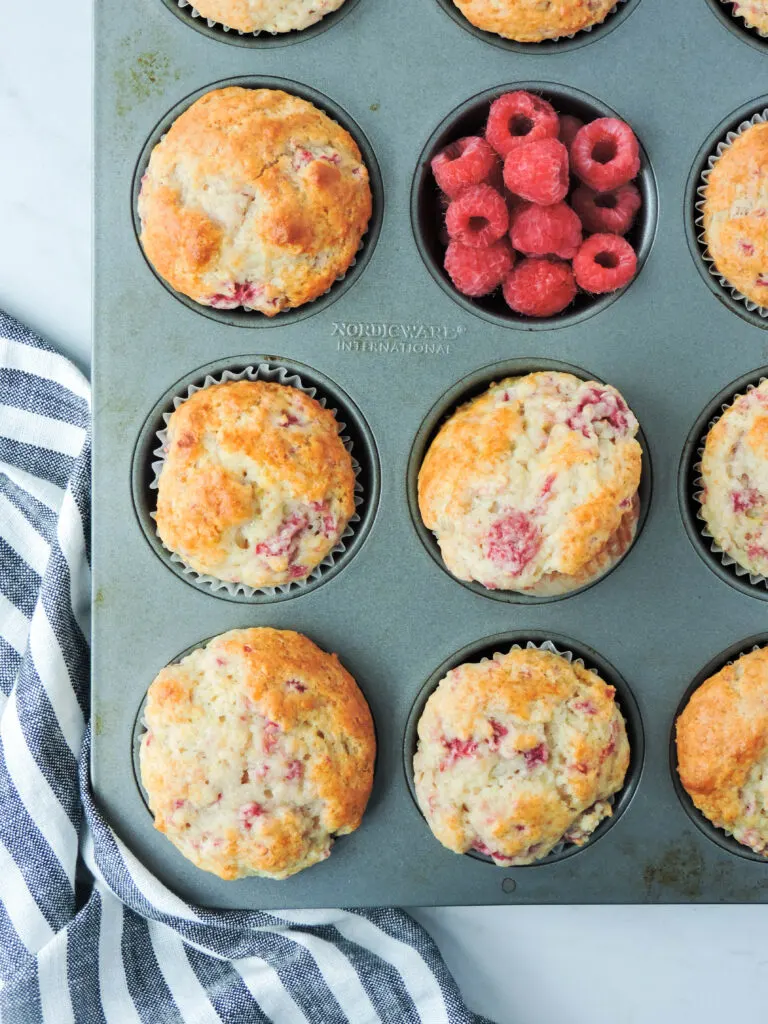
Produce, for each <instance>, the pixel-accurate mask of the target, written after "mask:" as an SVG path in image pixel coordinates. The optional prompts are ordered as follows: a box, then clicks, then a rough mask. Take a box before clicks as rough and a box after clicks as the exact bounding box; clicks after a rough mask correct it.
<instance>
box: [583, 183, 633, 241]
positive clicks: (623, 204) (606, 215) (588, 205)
mask: <svg viewBox="0 0 768 1024" xmlns="http://www.w3.org/2000/svg"><path fill="white" fill-rule="evenodd" d="M571 202H572V203H573V208H574V210H575V211H576V213H578V215H579V217H581V223H582V224H583V225H584V230H585V231H594V232H598V231H604V232H608V233H609V234H612V235H626V233H627V232H628V231H629V229H630V228H631V227H632V225H633V224H634V222H635V216H636V215H637V211H638V210H639V209H640V207H641V206H642V205H643V200H642V198H641V196H640V191H639V189H638V188H637V186H636V185H633V184H632V182H627V184H626V185H619V187H618V188H614V189H611V191H610V192H595V191H594V189H591V188H588V187H587V186H586V185H579V187H578V188H577V189H576V190H575V191H574V193H573V195H572V196H571Z"/></svg>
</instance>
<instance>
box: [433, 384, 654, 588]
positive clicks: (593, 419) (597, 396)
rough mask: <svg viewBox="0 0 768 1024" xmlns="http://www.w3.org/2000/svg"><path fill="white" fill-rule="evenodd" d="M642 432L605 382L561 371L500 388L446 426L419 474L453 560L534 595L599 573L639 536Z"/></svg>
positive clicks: (460, 571)
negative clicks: (638, 434) (638, 439)
mask: <svg viewBox="0 0 768 1024" xmlns="http://www.w3.org/2000/svg"><path fill="white" fill-rule="evenodd" d="M637 430H638V424H637V420H636V419H635V417H634V416H633V414H632V413H631V412H630V410H629V409H628V408H627V404H626V402H625V401H624V399H623V398H622V397H621V395H620V394H619V393H618V391H616V390H615V389H614V388H612V387H610V386H608V385H604V384H596V383H595V382H594V381H583V380H579V378H578V377H574V376H573V375H572V374H569V373H555V372H542V373H531V374H528V375H527V376H525V377H510V378H508V379H506V380H502V381H501V382H500V383H498V384H492V385H491V387H490V388H489V389H488V390H487V391H486V392H485V393H484V394H482V395H480V396H479V397H478V398H475V399H473V400H472V401H471V402H468V403H467V404H466V405H464V406H462V407H461V408H460V409H459V410H458V411H457V412H455V413H454V414H453V415H452V416H451V417H450V419H449V420H448V421H447V422H446V423H445V424H444V425H443V426H442V427H441V428H440V430H439V432H438V434H437V436H436V437H435V439H434V441H433V442H432V444H431V445H430V447H429V450H428V452H427V454H426V457H425V459H424V462H423V464H422V466H421V470H420V471H419V485H418V495H419V509H420V511H421V516H422V519H423V521H424V524H425V526H426V527H427V528H428V529H430V530H432V531H433V532H434V534H435V537H436V538H437V542H438V544H439V546H440V551H441V553H442V556H443V559H444V561H445V564H446V567H447V568H448V569H449V571H450V572H452V573H453V575H454V576H457V577H458V578H459V579H461V580H476V581H477V582H479V583H481V584H482V585H483V586H485V587H487V588H488V589H491V590H496V589H503V590H514V591H520V592H524V593H529V594H552V593H565V592H567V591H569V590H574V589H576V588H578V587H581V586H583V585H585V584H586V583H589V582H591V581H592V580H593V579H595V578H597V577H598V576H600V575H602V574H603V573H604V572H606V571H607V569H608V568H610V567H611V566H612V565H613V564H615V562H616V561H617V559H618V558H621V557H622V555H623V554H624V553H625V552H626V550H627V549H628V547H629V546H630V545H631V543H632V541H633V539H634V536H635V532H636V527H637V520H638V511H639V500H638V497H637V490H638V486H639V483H640V472H641V460H642V454H641V449H640V445H639V444H638V442H637V441H636V440H635V434H636V433H637Z"/></svg>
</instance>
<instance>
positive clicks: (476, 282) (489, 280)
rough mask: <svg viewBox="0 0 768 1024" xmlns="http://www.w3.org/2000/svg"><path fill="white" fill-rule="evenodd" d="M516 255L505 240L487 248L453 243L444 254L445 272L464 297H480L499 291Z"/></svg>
mask: <svg viewBox="0 0 768 1024" xmlns="http://www.w3.org/2000/svg"><path fill="white" fill-rule="evenodd" d="M514 262H515V254H514V252H513V251H512V249H511V248H510V246H509V243H508V242H507V240H506V239H504V238H502V239H500V240H499V241H498V242H494V244H493V245H489V246H488V247H487V248H485V249H478V248H477V247H476V246H471V245H463V244H462V243H461V242H451V243H450V244H449V246H448V248H447V249H446V252H445V269H446V271H447V272H448V276H449V277H450V279H451V280H452V281H453V283H454V285H455V286H456V288H458V290H459V291H460V292H461V294H462V295H469V296H471V297H472V298H479V297H480V296H482V295H490V293H491V292H494V291H496V289H497V288H498V287H499V285H500V284H501V282H502V281H503V280H504V278H505V277H506V276H507V274H508V273H509V272H510V270H511V269H512V267H513V266H514Z"/></svg>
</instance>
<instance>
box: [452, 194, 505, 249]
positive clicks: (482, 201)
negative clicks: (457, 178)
mask: <svg viewBox="0 0 768 1024" xmlns="http://www.w3.org/2000/svg"><path fill="white" fill-rule="evenodd" d="M445 226H446V228H447V230H448V236H449V237H450V238H451V240H452V241H456V242H461V243H462V245H469V246H475V247H476V248H487V247H488V246H489V245H492V244H493V243H494V242H498V240H499V239H500V238H502V237H503V236H504V235H505V234H506V233H507V230H508V228H509V211H508V210H507V204H506V203H505V202H504V199H503V197H502V196H501V195H500V194H499V193H498V192H497V191H496V189H495V188H492V187H491V186H490V185H473V186H472V187H471V188H467V189H464V191H463V192H462V193H461V194H460V195H459V196H458V198H456V199H454V200H453V202H452V203H451V204H450V205H449V207H448V209H447V211H446V214H445Z"/></svg>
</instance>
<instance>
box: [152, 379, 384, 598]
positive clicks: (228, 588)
mask: <svg viewBox="0 0 768 1024" xmlns="http://www.w3.org/2000/svg"><path fill="white" fill-rule="evenodd" d="M237 380H252V381H255V380H263V381H269V382H270V383H278V384H284V385H287V386H288V387H293V388H297V389H298V390H299V391H303V392H304V394H305V395H309V397H310V398H316V400H317V401H318V402H319V404H320V405H321V406H322V407H323V408H324V409H325V408H327V403H326V399H325V397H324V396H322V395H321V396H320V397H317V388H315V387H311V386H308V385H306V384H304V383H303V381H302V380H301V378H300V377H299V376H298V374H295V373H291V372H290V371H289V370H287V369H286V368H285V367H282V366H271V365H270V364H269V363H259V364H258V365H257V366H247V367H246V368H245V369H244V370H240V371H239V372H236V373H235V372H233V371H231V370H225V371H224V372H223V373H222V374H221V375H220V376H218V377H212V376H210V375H207V376H206V378H205V380H204V382H203V383H202V384H190V386H189V387H188V388H187V392H186V394H185V395H183V396H182V395H177V396H176V397H175V398H174V399H173V411H175V410H176V409H178V408H179V406H180V405H183V403H184V402H186V401H187V399H188V398H191V397H192V395H194V394H195V392H197V391H202V390H204V389H205V388H209V387H211V385H213V384H224V383H228V382H230V381H237ZM330 411H331V412H332V413H333V414H334V416H336V422H337V423H338V428H339V436H340V438H341V442H342V444H343V445H344V447H345V448H346V450H347V451H348V452H349V454H350V456H351V458H352V469H353V470H354V473H355V488H354V501H355V511H354V512H353V513H352V516H351V518H350V520H349V522H348V523H347V525H346V527H345V529H344V532H343V533H342V535H341V537H340V538H339V540H338V542H337V544H336V545H335V547H333V548H332V549H331V551H329V553H328V554H327V555H326V556H325V558H324V559H323V560H322V562H320V564H319V565H317V566H316V567H315V568H314V569H313V570H312V572H311V573H310V574H309V576H307V577H306V578H305V579H303V580H291V581H290V582H289V583H283V584H281V585H280V586H278V587H259V588H255V587H249V586H246V584H244V583H230V582H228V581H226V580H220V579H217V577H215V576H210V575H208V574H205V573H200V572H197V570H195V569H193V568H191V566H189V565H187V564H186V562H185V561H184V560H183V558H181V557H180V556H179V555H177V554H176V552H175V551H171V550H170V548H168V547H166V545H165V544H163V548H164V549H165V550H166V551H167V552H168V554H169V556H170V560H171V562H173V563H174V565H177V566H179V567H180V568H181V570H182V572H183V573H184V575H185V576H190V577H192V578H193V579H194V580H195V581H196V582H197V583H199V584H204V585H205V586H207V587H210V589H211V590H212V591H214V592H217V591H221V590H223V591H225V592H226V593H227V594H230V595H231V596H232V597H235V596H244V597H253V596H254V595H256V594H264V595H267V596H268V597H277V596H279V595H282V594H286V593H287V592H288V591H289V590H298V589H301V588H303V587H306V586H307V585H308V584H310V583H314V582H317V581H318V580H319V579H320V578H321V577H322V575H323V573H324V570H326V569H329V568H330V567H331V566H333V564H334V563H335V561H336V559H337V558H338V557H339V555H342V554H343V553H344V552H345V551H346V550H347V542H348V541H349V539H350V538H351V537H354V535H355V527H356V525H357V524H358V523H359V522H360V515H359V511H358V510H359V508H360V506H361V505H362V503H363V501H364V496H363V486H362V484H361V483H360V463H359V462H358V461H357V459H356V458H355V455H354V452H353V450H352V448H353V445H352V439H351V438H350V437H349V436H348V435H347V434H345V430H346V424H345V423H343V422H342V421H341V420H339V419H338V416H337V412H338V410H336V409H334V408H331V410H330ZM170 418H171V412H164V413H163V420H164V422H165V424H166V428H165V429H163V430H158V431H157V433H156V435H155V436H156V437H157V440H158V442H159V447H157V448H155V449H154V450H153V452H152V454H153V455H156V456H157V460H156V461H154V462H153V463H152V473H153V479H152V482H151V483H150V485H149V486H150V488H151V489H152V490H153V491H156V490H157V489H158V486H159V481H160V475H161V473H162V471H163V467H164V465H165V456H166V444H167V441H168V430H167V425H168V421H169V420H170ZM150 515H151V518H152V519H153V520H154V519H155V518H156V513H155V512H152V513H150ZM157 537H158V540H160V537H159V535H157ZM160 543H161V544H162V543H163V542H162V540H160Z"/></svg>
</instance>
